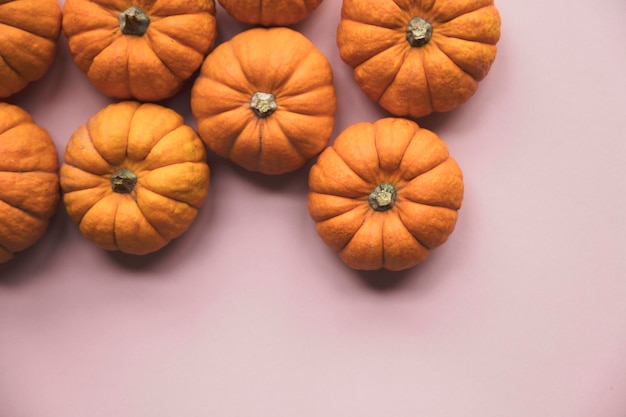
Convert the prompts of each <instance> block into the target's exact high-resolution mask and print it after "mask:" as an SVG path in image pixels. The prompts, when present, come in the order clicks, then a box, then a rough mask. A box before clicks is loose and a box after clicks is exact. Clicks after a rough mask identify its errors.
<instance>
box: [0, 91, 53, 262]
mask: <svg viewBox="0 0 626 417" xmlns="http://www.w3.org/2000/svg"><path fill="white" fill-rule="evenodd" d="M58 164H59V162H58V153H57V150H56V148H55V145H54V143H53V142H52V139H51V138H50V136H49V134H48V132H47V131H46V130H45V129H44V128H42V127H41V126H39V125H37V124H36V123H35V121H34V120H33V118H32V117H31V116H30V115H29V114H28V113H27V112H26V111H25V110H23V109H22V108H20V107H18V106H15V105H12V104H7V103H1V102H0V263H3V262H6V261H8V260H10V259H11V258H13V256H14V255H15V254H16V253H17V252H20V251H22V250H24V249H26V248H28V247H30V246H32V245H33V244H35V243H36V242H37V241H38V240H39V239H40V238H41V237H42V236H43V234H44V232H45V231H46V230H47V228H48V224H49V223H50V219H51V218H52V216H53V215H54V213H55V212H56V209H57V207H58V204H59V198H60V193H59V176H58V166H59V165H58Z"/></svg>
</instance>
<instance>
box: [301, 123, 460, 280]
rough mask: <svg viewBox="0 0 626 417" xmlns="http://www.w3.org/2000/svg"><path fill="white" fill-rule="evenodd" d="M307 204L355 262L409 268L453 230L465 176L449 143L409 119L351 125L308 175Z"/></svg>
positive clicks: (331, 241) (364, 266)
mask: <svg viewBox="0 0 626 417" xmlns="http://www.w3.org/2000/svg"><path fill="white" fill-rule="evenodd" d="M309 190H310V191H309V196H308V209H309V213H310V215H311V217H312V218H313V220H314V221H315V222H316V228H317V232H318V234H319V236H320V237H321V238H322V240H323V241H324V242H325V243H326V244H327V245H328V246H329V247H330V248H331V249H333V250H334V251H336V252H338V253H339V256H340V258H341V259H342V260H343V261H344V262H345V263H346V264H347V265H348V266H349V267H351V268H353V269H357V270H378V269H383V268H384V269H388V270H394V271H397V270H403V269H408V268H411V267H413V266H415V265H417V264H419V263H420V262H423V261H424V260H425V259H426V258H427V257H428V255H429V253H430V251H431V250H432V249H434V248H436V247H438V246H440V245H442V244H443V243H444V242H445V241H446V240H447V239H448V237H449V235H450V234H451V233H452V231H453V230H454V228H455V225H456V221H457V217H458V210H459V209H460V208H461V203H462V200H463V175H462V172H461V169H460V168H459V166H458V164H457V163H456V161H455V160H454V159H452V158H451V157H450V156H449V152H448V149H447V147H446V145H445V143H444V142H443V141H442V140H441V139H440V138H439V137H438V136H437V135H436V134H435V133H433V132H431V131H429V130H427V129H423V128H421V127H420V126H419V125H417V124H416V123H415V122H413V121H411V120H409V119H404V118H392V117H390V118H384V119H380V120H378V121H377V122H375V123H365V122H363V123H357V124H353V125H351V126H349V127H347V128H346V129H345V130H344V131H343V132H342V133H341V134H340V135H339V136H338V137H337V138H336V139H335V141H334V142H333V144H332V146H330V147H328V148H327V149H325V150H324V151H323V152H322V153H321V154H320V156H319V157H318V160H317V161H316V163H315V164H314V165H313V166H312V167H311V170H310V173H309Z"/></svg>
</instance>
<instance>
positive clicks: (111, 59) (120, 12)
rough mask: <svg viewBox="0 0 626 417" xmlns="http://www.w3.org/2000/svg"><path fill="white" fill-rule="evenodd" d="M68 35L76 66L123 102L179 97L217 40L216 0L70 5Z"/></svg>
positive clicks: (105, 0) (69, 0)
mask: <svg viewBox="0 0 626 417" xmlns="http://www.w3.org/2000/svg"><path fill="white" fill-rule="evenodd" d="M63 32H64V34H65V36H66V37H67V39H68V42H69V48H70V52H71V54H72V57H73V60H74V63H75V64H76V65H77V66H78V68H80V69H81V70H82V71H83V72H84V73H86V74H87V77H88V78H89V80H90V81H91V83H92V84H93V85H94V86H95V87H96V88H97V89H98V90H100V91H101V92H102V93H104V94H106V95H107V96H110V97H114V98H118V99H136V100H139V101H159V100H163V99H166V98H169V97H172V96H173V95H175V94H176V93H177V92H178V91H179V90H180V89H181V88H182V85H183V84H184V82H185V81H186V80H187V79H189V78H190V77H191V76H192V75H193V73H194V72H195V71H196V70H197V69H198V68H199V67H200V65H201V64H202V60H203V59H204V57H205V56H206V54H207V52H208V51H209V50H210V48H211V47H212V46H213V43H214V41H215V38H216V36H217V27H216V21H215V3H214V1H213V0H184V1H182V0H134V1H133V0H66V1H65V4H64V6H63Z"/></svg>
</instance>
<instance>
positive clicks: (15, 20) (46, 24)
mask: <svg viewBox="0 0 626 417" xmlns="http://www.w3.org/2000/svg"><path fill="white" fill-rule="evenodd" d="M60 31H61V9H60V7H59V5H58V4H57V1H56V0H13V1H7V0H4V1H0V39H2V43H1V45H0V98H6V97H9V96H11V95H13V94H15V93H17V92H19V91H22V90H23V89H24V88H26V86H27V85H28V84H30V83H32V82H33V81H36V80H39V79H40V78H41V77H43V76H44V75H45V74H46V72H47V71H48V70H49V68H50V66H51V65H52V62H53V61H54V58H55V55H56V50H57V38H58V37H59V33H60Z"/></svg>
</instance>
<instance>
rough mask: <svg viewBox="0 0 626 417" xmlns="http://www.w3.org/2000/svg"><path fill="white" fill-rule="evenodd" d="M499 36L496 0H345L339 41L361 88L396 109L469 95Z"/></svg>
mask: <svg viewBox="0 0 626 417" xmlns="http://www.w3.org/2000/svg"><path fill="white" fill-rule="evenodd" d="M499 38H500V15H499V13H498V10H497V9H496V7H495V6H494V3H493V0H455V1H448V0H406V1H397V0H343V5H342V9H341V21H340V24H339V27H338V29H337V44H338V47H339V53H340V56H341V58H342V59H343V60H344V61H345V62H346V63H347V64H348V65H350V66H351V67H353V68H354V78H355V80H356V82H357V84H358V85H359V87H360V88H361V89H362V90H363V92H364V93H365V94H366V95H367V96H368V97H369V98H370V99H372V100H374V101H376V102H378V103H379V104H380V105H381V106H382V107H383V108H384V109H386V110H387V111H389V112H390V113H392V114H393V115H395V116H411V117H415V118H418V117H422V116H426V115H428V114H430V113H432V112H445V111H449V110H452V109H454V108H455V107H457V106H458V105H460V104H462V103H464V102H466V101H467V100H468V99H469V98H470V97H471V96H472V95H473V94H474V93H475V92H476V89H477V88H478V82H479V81H481V80H482V79H483V78H484V77H485V76H486V75H487V73H488V72H489V70H490V68H491V64H492V63H493V61H494V59H495V57H496V43H497V42H498V40H499Z"/></svg>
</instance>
